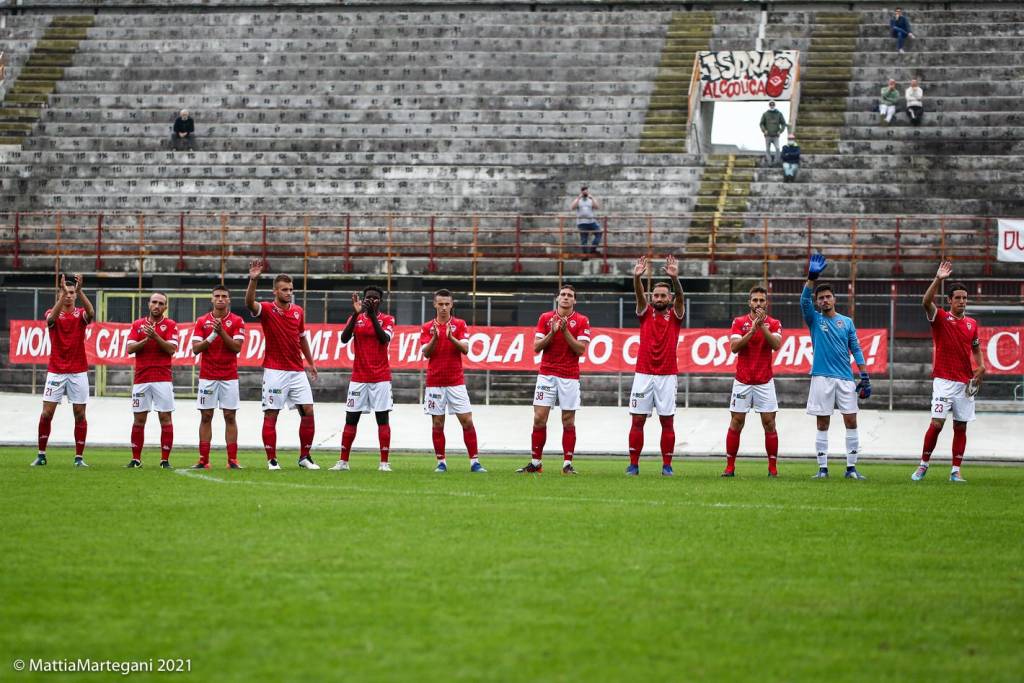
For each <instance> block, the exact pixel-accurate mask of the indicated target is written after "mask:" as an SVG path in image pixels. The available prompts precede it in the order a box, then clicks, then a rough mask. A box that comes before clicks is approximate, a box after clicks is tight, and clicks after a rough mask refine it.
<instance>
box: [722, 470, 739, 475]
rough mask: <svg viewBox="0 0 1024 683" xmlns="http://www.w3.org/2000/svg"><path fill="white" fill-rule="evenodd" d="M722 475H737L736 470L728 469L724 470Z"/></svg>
mask: <svg viewBox="0 0 1024 683" xmlns="http://www.w3.org/2000/svg"><path fill="white" fill-rule="evenodd" d="M721 476H723V477H735V476H736V470H726V471H724V472H722V475H721Z"/></svg>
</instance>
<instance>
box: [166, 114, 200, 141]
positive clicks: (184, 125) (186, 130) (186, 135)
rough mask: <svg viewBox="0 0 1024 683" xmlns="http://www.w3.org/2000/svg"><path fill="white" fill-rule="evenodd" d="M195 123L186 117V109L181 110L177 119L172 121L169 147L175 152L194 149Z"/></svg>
mask: <svg viewBox="0 0 1024 683" xmlns="http://www.w3.org/2000/svg"><path fill="white" fill-rule="evenodd" d="M195 134H196V122H195V120H194V119H192V117H190V116H189V115H188V109H182V110H181V113H179V114H178V118H176V119H174V132H173V133H171V147H172V148H173V149H176V150H181V149H190V150H191V149H195Z"/></svg>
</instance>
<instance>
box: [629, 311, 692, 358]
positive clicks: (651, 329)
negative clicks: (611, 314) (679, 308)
mask: <svg viewBox="0 0 1024 683" xmlns="http://www.w3.org/2000/svg"><path fill="white" fill-rule="evenodd" d="M637 317H638V318H640V347H639V349H638V351H637V355H636V371H637V372H639V373H641V374H643V375H677V374H679V361H678V359H677V358H676V347H677V346H678V345H679V328H681V327H682V326H683V320H682V318H680V317H679V316H678V315H676V311H675V308H673V307H672V306H669V307H668V308H666V309H665V310H664V311H656V310H654V306H651V305H648V306H647V308H645V309H644V310H643V313H641V314H640V315H639V316H637Z"/></svg>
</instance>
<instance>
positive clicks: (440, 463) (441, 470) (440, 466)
mask: <svg viewBox="0 0 1024 683" xmlns="http://www.w3.org/2000/svg"><path fill="white" fill-rule="evenodd" d="M434 471H435V472H437V473H438V474H444V473H445V472H447V471H448V465H446V464H445V462H444V460H438V461H437V467H435V468H434Z"/></svg>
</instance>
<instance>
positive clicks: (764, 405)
mask: <svg viewBox="0 0 1024 683" xmlns="http://www.w3.org/2000/svg"><path fill="white" fill-rule="evenodd" d="M751 408H753V410H754V412H755V413H777V412H779V399H778V397H777V396H776V395H775V380H774V379H770V380H768V381H767V382H765V383H764V384H743V383H742V382H740V381H738V380H733V381H732V401H731V402H730V403H729V411H730V412H733V413H749V412H750V410H751ZM831 414H832V413H831V412H830V413H829V415H831Z"/></svg>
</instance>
